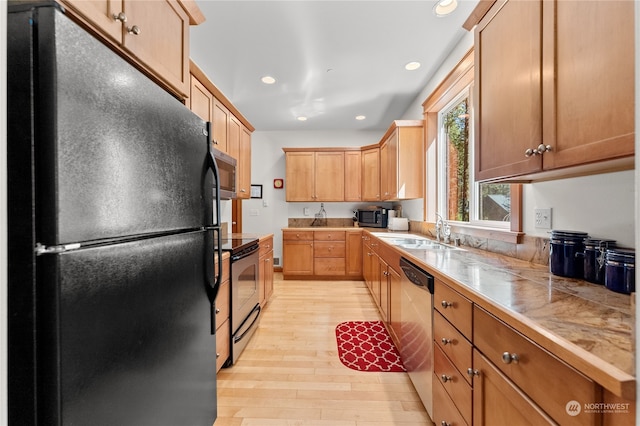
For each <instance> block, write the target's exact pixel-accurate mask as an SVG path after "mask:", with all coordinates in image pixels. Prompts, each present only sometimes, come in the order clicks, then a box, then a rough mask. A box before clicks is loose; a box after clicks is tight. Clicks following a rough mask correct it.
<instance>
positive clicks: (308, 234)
mask: <svg viewBox="0 0 640 426" xmlns="http://www.w3.org/2000/svg"><path fill="white" fill-rule="evenodd" d="M282 239H283V240H285V241H312V240H313V231H283V232H282Z"/></svg>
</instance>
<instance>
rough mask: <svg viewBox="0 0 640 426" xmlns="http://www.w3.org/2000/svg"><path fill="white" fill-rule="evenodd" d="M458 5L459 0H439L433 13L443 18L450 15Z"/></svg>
mask: <svg viewBox="0 0 640 426" xmlns="http://www.w3.org/2000/svg"><path fill="white" fill-rule="evenodd" d="M457 7H458V0H439V1H438V2H437V3H436V5H435V6H434V7H433V13H434V14H435V15H436V16H437V17H439V18H441V17H443V16H447V15H449V14H450V13H451V12H453V11H454V10H456V8H457Z"/></svg>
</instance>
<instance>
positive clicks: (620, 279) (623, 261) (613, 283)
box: [604, 248, 636, 294]
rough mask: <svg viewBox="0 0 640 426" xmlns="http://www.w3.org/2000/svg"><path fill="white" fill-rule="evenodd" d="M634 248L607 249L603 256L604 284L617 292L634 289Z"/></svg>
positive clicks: (627, 291) (626, 292)
mask: <svg viewBox="0 0 640 426" xmlns="http://www.w3.org/2000/svg"><path fill="white" fill-rule="evenodd" d="M635 259H636V252H635V250H629V249H619V248H615V249H609V250H607V253H606V256H605V263H604V265H605V272H604V285H605V287H607V288H608V289H609V290H613V291H615V292H617V293H624V294H630V293H633V292H635V291H636V277H635V273H636V270H635V263H636V262H635Z"/></svg>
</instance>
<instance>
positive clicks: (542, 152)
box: [536, 143, 551, 154]
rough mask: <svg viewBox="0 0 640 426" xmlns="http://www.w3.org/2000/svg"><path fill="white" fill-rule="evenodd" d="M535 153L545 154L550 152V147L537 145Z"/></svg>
mask: <svg viewBox="0 0 640 426" xmlns="http://www.w3.org/2000/svg"><path fill="white" fill-rule="evenodd" d="M536 151H538V154H544V153H545V152H548V151H551V145H545V144H543V143H541V144H540V145H538V149H536Z"/></svg>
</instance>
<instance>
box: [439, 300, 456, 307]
mask: <svg viewBox="0 0 640 426" xmlns="http://www.w3.org/2000/svg"><path fill="white" fill-rule="evenodd" d="M440 304H441V305H442V307H443V308H445V309H447V308H452V307H453V303H451V302H447V301H446V300H443V301H442V303H440Z"/></svg>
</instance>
